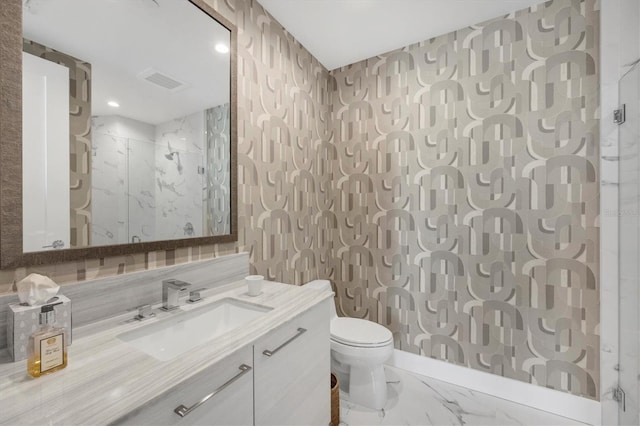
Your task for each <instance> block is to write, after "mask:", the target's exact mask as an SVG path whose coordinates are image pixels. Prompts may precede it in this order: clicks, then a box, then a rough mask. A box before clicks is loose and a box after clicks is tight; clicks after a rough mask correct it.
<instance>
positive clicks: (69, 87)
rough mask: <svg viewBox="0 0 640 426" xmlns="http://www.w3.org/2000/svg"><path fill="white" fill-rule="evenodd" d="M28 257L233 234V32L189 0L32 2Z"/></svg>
mask: <svg viewBox="0 0 640 426" xmlns="http://www.w3.org/2000/svg"><path fill="white" fill-rule="evenodd" d="M23 38H24V44H23V250H24V251H25V252H33V251H43V250H48V249H61V248H74V247H88V246H103V245H114V244H126V243H136V242H148V241H160V240H171V239H182V238H191V237H202V236H214V235H226V234H229V233H230V232H231V200H230V190H229V189H230V187H229V185H230V161H231V158H230V157H231V141H230V57H229V46H230V33H229V30H227V29H226V28H225V27H224V26H222V25H220V24H219V23H218V22H216V21H215V20H213V19H212V18H211V17H210V16H208V15H207V14H205V13H204V12H202V11H201V10H200V9H199V8H198V7H196V6H194V5H193V4H191V3H189V2H187V1H175V0H130V1H109V0H99V1H91V2H88V1H86V0H24V2H23Z"/></svg>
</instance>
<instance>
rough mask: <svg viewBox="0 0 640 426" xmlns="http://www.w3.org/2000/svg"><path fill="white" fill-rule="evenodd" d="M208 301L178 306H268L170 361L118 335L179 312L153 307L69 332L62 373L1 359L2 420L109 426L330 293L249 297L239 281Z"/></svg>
mask: <svg viewBox="0 0 640 426" xmlns="http://www.w3.org/2000/svg"><path fill="white" fill-rule="evenodd" d="M202 295H203V297H204V298H205V300H204V301H203V302H201V303H197V304H193V305H189V304H187V305H183V306H181V310H182V311H188V310H191V309H198V308H200V307H202V306H204V305H206V304H209V303H212V302H215V301H217V300H219V299H222V298H225V297H232V298H235V299H238V300H242V301H245V302H250V303H254V304H259V305H263V306H268V307H271V308H273V309H272V310H271V311H269V312H267V313H265V315H263V316H261V317H260V318H257V319H256V320H253V321H251V322H250V323H248V324H246V325H245V326H242V327H241V328H240V329H238V330H233V331H231V332H229V333H226V334H224V335H223V336H220V337H218V338H216V339H215V340H214V342H215V344H210V343H205V344H203V345H201V346H198V347H196V348H194V349H193V350H191V351H188V352H187V353H185V354H183V355H181V356H179V357H177V358H174V359H172V360H169V361H159V360H156V359H155V358H152V357H151V356H149V355H146V354H144V353H143V352H139V351H137V350H136V349H134V348H132V347H131V346H129V345H128V344H126V343H124V342H123V341H121V340H120V339H118V338H117V337H116V336H117V335H119V334H121V333H123V332H125V331H129V330H134V329H136V328H139V327H144V326H146V325H149V324H153V323H154V322H157V321H161V320H163V319H165V318H169V317H171V316H173V315H175V314H176V312H175V311H173V312H164V311H161V310H159V309H154V312H155V313H156V317H155V318H151V319H148V320H146V321H142V322H139V321H134V320H132V318H133V316H134V313H130V314H127V315H120V316H118V317H114V318H111V319H108V320H105V321H101V322H99V323H95V324H91V325H88V326H85V327H81V328H78V329H74V339H73V345H71V346H70V347H69V350H68V360H69V363H68V365H67V368H65V369H64V370H61V371H58V372H55V373H52V374H50V375H47V376H42V377H40V378H37V379H33V378H31V377H30V376H28V375H27V372H26V361H19V362H14V363H11V362H5V363H2V364H0V424H11V425H18V424H51V425H72V424H92V425H95V424H107V423H110V422H113V421H115V420H117V419H119V418H120V417H122V416H123V415H125V414H127V413H129V412H130V411H132V410H133V409H135V408H137V407H139V406H141V405H143V404H145V403H147V402H149V401H150V400H151V399H153V398H155V397H157V396H159V395H160V394H162V393H163V392H165V391H167V390H168V389H169V388H171V387H173V386H175V385H177V384H179V383H180V382H182V381H184V380H187V379H188V378H189V377H191V376H193V375H195V374H197V373H199V372H200V371H202V370H203V369H205V368H207V367H209V366H211V365H212V364H214V363H216V362H217V361H220V360H221V359H222V358H224V357H226V356H228V355H230V354H232V353H233V352H234V351H236V350H237V349H240V348H241V347H244V346H246V345H248V344H251V343H252V342H253V341H255V340H256V339H258V338H260V337H261V336H263V335H265V334H266V333H268V332H269V331H271V330H273V329H275V328H277V327H278V326H280V325H282V324H284V323H286V322H287V321H289V320H291V319H293V318H294V317H296V316H297V315H299V314H301V313H303V312H305V311H307V310H308V309H309V308H311V307H313V306H315V305H316V304H318V303H320V302H321V301H323V300H325V299H327V298H329V297H331V296H332V293H331V292H328V291H318V290H313V289H308V288H303V287H298V286H293V285H287V284H281V283H274V282H267V283H265V286H264V288H263V293H262V294H261V295H259V296H256V297H250V296H249V295H248V294H247V292H246V286H245V285H244V283H243V282H242V281H239V282H235V283H232V284H230V285H226V286H224V287H221V288H217V289H212V290H209V291H205V292H203V293H202ZM155 308H157V306H156V307H155Z"/></svg>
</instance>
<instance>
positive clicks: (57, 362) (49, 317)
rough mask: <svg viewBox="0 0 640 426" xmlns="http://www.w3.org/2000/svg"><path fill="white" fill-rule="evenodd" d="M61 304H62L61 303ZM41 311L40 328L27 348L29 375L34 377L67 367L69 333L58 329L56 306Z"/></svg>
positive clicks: (49, 306) (32, 336)
mask: <svg viewBox="0 0 640 426" xmlns="http://www.w3.org/2000/svg"><path fill="white" fill-rule="evenodd" d="M60 303H61V302H60ZM60 303H55V304H53V305H45V306H43V307H42V309H41V310H40V328H39V329H38V330H36V331H35V332H34V333H33V334H32V335H31V337H30V338H29V344H28V346H27V373H29V375H30V376H32V377H40V376H42V375H43V374H49V373H53V372H54V371H58V370H62V369H63V368H65V367H66V366H67V332H66V329H65V328H64V327H56V326H55V325H54V323H55V322H56V312H55V311H54V310H53V307H54V306H55V305H59V304H60Z"/></svg>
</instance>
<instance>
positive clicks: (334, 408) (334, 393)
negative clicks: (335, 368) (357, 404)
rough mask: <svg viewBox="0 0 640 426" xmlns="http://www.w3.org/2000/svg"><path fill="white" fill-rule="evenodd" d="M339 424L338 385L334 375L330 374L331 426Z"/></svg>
mask: <svg viewBox="0 0 640 426" xmlns="http://www.w3.org/2000/svg"><path fill="white" fill-rule="evenodd" d="M339 424H340V385H339V384H338V378H337V377H336V376H335V374H333V373H331V426H338V425H339Z"/></svg>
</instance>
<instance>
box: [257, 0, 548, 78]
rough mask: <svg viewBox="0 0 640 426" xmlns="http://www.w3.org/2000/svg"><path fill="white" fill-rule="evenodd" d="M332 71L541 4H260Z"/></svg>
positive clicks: (428, 0) (477, 0)
mask: <svg viewBox="0 0 640 426" xmlns="http://www.w3.org/2000/svg"><path fill="white" fill-rule="evenodd" d="M258 1H259V2H260V4H262V5H263V6H264V8H265V9H267V11H268V12H269V13H271V14H272V15H273V16H274V17H275V18H276V19H277V20H278V21H279V22H280V24H282V26H284V27H285V28H286V29H287V31H289V32H290V33H291V34H292V35H293V36H294V37H295V38H296V39H297V40H298V41H299V42H300V43H302V45H303V46H304V47H306V48H307V50H309V52H311V54H312V55H313V56H315V57H316V58H317V59H318V60H319V61H320V62H321V63H322V64H323V65H324V66H325V67H327V69H329V70H333V69H335V68H339V67H342V66H344V65H349V64H353V63H355V62H358V61H361V60H363V59H367V58H371V57H373V56H376V55H379V54H381V53H385V52H388V51H390V50H394V49H397V48H400V47H404V46H407V45H409V44H412V43H416V42H419V41H423V40H428V39H430V38H432V37H435V36H438V35H442V34H447V33H449V32H451V31H455V30H458V29H460V28H464V27H467V26H470V25H474V24H478V23H481V22H483V21H485V20H487V19H491V18H496V17H498V16H501V15H506V14H508V13H510V12H513V11H516V10H520V9H524V8H527V7H529V6H532V5H534V4H539V3H543V2H544V1H543V0H258Z"/></svg>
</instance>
